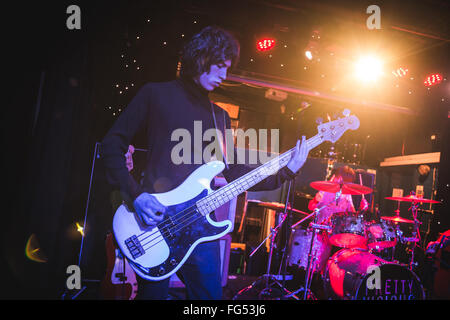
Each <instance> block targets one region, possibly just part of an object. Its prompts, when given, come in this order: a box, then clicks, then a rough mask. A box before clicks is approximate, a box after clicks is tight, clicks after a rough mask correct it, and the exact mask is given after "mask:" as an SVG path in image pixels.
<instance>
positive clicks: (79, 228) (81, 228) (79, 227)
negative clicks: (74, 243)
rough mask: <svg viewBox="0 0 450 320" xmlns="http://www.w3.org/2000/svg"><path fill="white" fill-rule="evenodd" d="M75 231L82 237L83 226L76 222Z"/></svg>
mask: <svg viewBox="0 0 450 320" xmlns="http://www.w3.org/2000/svg"><path fill="white" fill-rule="evenodd" d="M77 231H78V232H79V233H81V235H82V236H83V237H84V228H83V227H82V226H80V224H79V223H78V222H77Z"/></svg>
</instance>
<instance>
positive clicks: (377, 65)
mask: <svg viewBox="0 0 450 320" xmlns="http://www.w3.org/2000/svg"><path fill="white" fill-rule="evenodd" d="M382 72H383V66H382V63H381V60H380V59H378V58H376V57H371V56H369V57H362V58H360V59H359V60H358V61H357V62H356V63H355V76H356V78H357V79H359V80H361V81H364V82H374V81H376V80H377V79H378V78H379V77H380V76H381V74H382Z"/></svg>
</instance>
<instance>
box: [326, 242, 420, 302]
mask: <svg viewBox="0 0 450 320" xmlns="http://www.w3.org/2000/svg"><path fill="white" fill-rule="evenodd" d="M378 277H379V278H378ZM377 279H379V281H377ZM324 286H325V291H326V293H327V295H328V296H329V298H330V299H352V300H424V299H425V292H424V290H423V286H422V284H421V282H420V280H419V278H418V277H417V276H416V274H415V273H414V272H412V271H410V270H409V269H408V268H406V267H404V266H402V265H399V264H395V263H390V262H388V261H385V260H383V259H381V258H379V257H377V256H375V255H373V254H371V253H369V252H367V251H365V250H362V249H342V250H340V251H338V252H336V253H335V254H334V255H333V256H332V257H331V258H330V259H329V260H328V263H327V268H326V271H325V275H324Z"/></svg>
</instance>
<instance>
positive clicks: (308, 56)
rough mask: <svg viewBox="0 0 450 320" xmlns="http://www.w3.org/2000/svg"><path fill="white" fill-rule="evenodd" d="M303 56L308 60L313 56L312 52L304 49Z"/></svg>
mask: <svg viewBox="0 0 450 320" xmlns="http://www.w3.org/2000/svg"><path fill="white" fill-rule="evenodd" d="M305 56H306V58H307V59H308V60H312V58H313V55H312V52H311V51H309V50H306V51H305Z"/></svg>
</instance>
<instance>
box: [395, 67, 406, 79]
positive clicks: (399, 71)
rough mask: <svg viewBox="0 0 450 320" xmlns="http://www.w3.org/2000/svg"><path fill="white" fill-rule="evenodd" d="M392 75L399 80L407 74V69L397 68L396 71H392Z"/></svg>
mask: <svg viewBox="0 0 450 320" xmlns="http://www.w3.org/2000/svg"><path fill="white" fill-rule="evenodd" d="M392 74H393V75H394V76H395V77H396V78H401V77H404V76H406V75H407V74H408V69H407V68H398V69H397V70H392Z"/></svg>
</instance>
